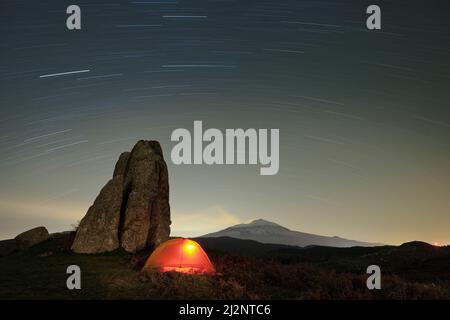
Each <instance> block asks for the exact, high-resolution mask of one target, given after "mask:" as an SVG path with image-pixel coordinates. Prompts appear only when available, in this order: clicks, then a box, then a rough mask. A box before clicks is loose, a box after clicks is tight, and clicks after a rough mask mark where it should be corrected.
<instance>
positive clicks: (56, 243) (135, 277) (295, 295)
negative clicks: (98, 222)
mask: <svg viewBox="0 0 450 320" xmlns="http://www.w3.org/2000/svg"><path fill="white" fill-rule="evenodd" d="M68 241H69V240H68V239H67V238H58V239H50V240H48V241H46V242H45V243H42V244H40V245H38V246H36V247H33V248H30V249H29V250H27V251H22V252H18V253H15V254H13V255H10V256H7V257H3V258H0V299H449V298H450V290H449V285H448V283H444V284H435V283H434V284H433V283H419V282H414V281H407V280H404V279H402V278H400V277H398V276H395V275H383V277H382V290H378V291H377V290H375V291H370V290H368V289H367V288H366V275H365V274H360V273H350V272H337V271H335V270H334V269H329V268H327V267H324V266H321V265H318V264H314V263H301V262H295V263H287V264H286V263H284V264H283V263H281V262H279V261H271V260H267V259H265V260H261V259H258V258H254V257H243V256H234V255H227V254H213V255H212V256H211V259H212V261H213V263H214V265H215V267H216V270H217V271H218V273H219V275H217V276H213V277H211V276H199V275H185V274H179V273H174V272H173V273H159V272H150V273H142V272H141V271H140V268H141V266H142V265H143V262H144V261H145V258H146V254H145V253H141V254H137V255H132V254H128V253H126V252H123V251H116V252H112V253H106V254H98V255H85V254H74V253H72V252H70V251H69V250H68V247H69V246H70V244H69V243H68ZM72 264H75V265H78V266H80V268H81V272H82V284H81V285H82V290H68V289H67V288H66V279H67V277H68V275H67V274H66V268H67V267H68V266H69V265H72Z"/></svg>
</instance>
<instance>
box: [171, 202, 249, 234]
mask: <svg viewBox="0 0 450 320" xmlns="http://www.w3.org/2000/svg"><path fill="white" fill-rule="evenodd" d="M171 216H172V226H171V229H172V231H171V235H173V236H183V237H193V236H201V235H203V234H206V233H209V232H214V231H217V230H220V229H224V228H227V227H229V226H232V225H235V224H238V223H241V220H240V219H239V218H238V217H236V216H235V215H233V214H232V213H230V212H229V211H227V210H226V209H225V208H223V207H222V206H218V205H217V206H212V207H207V208H205V209H202V210H200V211H197V212H180V211H177V210H173V211H172V214H171Z"/></svg>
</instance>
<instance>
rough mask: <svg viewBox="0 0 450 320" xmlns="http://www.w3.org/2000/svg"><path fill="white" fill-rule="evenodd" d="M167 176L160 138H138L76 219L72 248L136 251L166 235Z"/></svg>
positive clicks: (157, 241) (167, 232)
mask: <svg viewBox="0 0 450 320" xmlns="http://www.w3.org/2000/svg"><path fill="white" fill-rule="evenodd" d="M170 223H171V222H170V205H169V175H168V171H167V165H166V163H165V161H164V157H163V153H162V149H161V146H160V144H159V142H157V141H144V140H141V141H139V142H138V143H136V145H135V146H134V148H133V150H132V151H131V152H124V153H122V154H121V155H120V157H119V160H118V161H117V163H116V166H115V168H114V174H113V179H111V180H110V181H109V182H108V183H107V184H106V186H105V187H104V188H103V189H102V191H101V192H100V194H99V195H98V197H97V199H96V200H95V202H94V204H93V205H92V206H91V207H90V208H89V210H88V212H87V214H86V216H85V217H84V218H83V220H82V221H81V223H80V226H79V228H78V231H77V234H76V237H75V241H74V243H73V245H72V249H73V251H75V252H79V253H99V252H105V251H112V250H115V249H117V248H119V247H120V246H121V247H123V248H124V249H125V250H126V251H128V252H136V251H139V250H142V249H144V248H146V247H148V246H157V245H158V244H160V243H161V242H163V241H165V240H167V239H168V237H169V234H170Z"/></svg>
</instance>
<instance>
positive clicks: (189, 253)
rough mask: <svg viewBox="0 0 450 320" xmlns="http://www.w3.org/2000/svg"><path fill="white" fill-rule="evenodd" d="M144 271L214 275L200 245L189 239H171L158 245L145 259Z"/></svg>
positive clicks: (212, 268)
mask: <svg viewBox="0 0 450 320" xmlns="http://www.w3.org/2000/svg"><path fill="white" fill-rule="evenodd" d="M143 269H144V270H149V269H150V270H159V271H161V272H168V271H176V272H182V273H190V274H214V267H213V265H212V263H211V261H210V260H209V258H208V255H207V254H206V252H205V251H203V249H202V247H201V246H200V244H198V243H197V242H196V241H194V240H190V239H184V238H179V239H172V240H168V241H165V242H163V243H162V244H160V245H159V246H158V247H157V248H156V249H155V250H154V251H153V253H152V254H151V255H150V257H149V258H148V259H147V261H146V263H145V266H144V268H143Z"/></svg>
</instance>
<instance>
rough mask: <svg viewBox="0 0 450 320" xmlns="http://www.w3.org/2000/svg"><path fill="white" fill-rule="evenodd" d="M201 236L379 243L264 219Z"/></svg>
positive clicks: (331, 243)
mask: <svg viewBox="0 0 450 320" xmlns="http://www.w3.org/2000/svg"><path fill="white" fill-rule="evenodd" d="M202 237H203V238H213V237H214V238H216V237H231V238H237V239H247V240H254V241H258V242H261V243H272V244H283V245H290V246H299V247H307V246H328V247H339V248H345V247H355V246H360V247H373V246H380V245H382V244H379V243H369V242H363V241H357V240H349V239H344V238H340V237H337V236H334V237H327V236H320V235H316V234H311V233H305V232H300V231H294V230H290V229H288V228H286V227H283V226H281V225H279V224H276V223H274V222H271V221H267V220H264V219H257V220H253V221H252V222H250V223H243V224H237V225H234V226H231V227H228V228H226V229H223V230H220V231H217V232H213V233H208V234H205V235H203V236H202Z"/></svg>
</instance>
